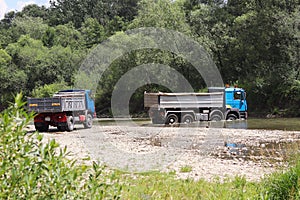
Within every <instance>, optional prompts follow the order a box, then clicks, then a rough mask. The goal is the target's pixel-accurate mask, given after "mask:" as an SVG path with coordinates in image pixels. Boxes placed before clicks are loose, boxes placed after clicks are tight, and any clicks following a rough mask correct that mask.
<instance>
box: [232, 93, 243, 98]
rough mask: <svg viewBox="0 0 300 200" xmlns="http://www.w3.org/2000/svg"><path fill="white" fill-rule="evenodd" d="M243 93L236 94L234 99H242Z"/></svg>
mask: <svg viewBox="0 0 300 200" xmlns="http://www.w3.org/2000/svg"><path fill="white" fill-rule="evenodd" d="M241 97H242V93H241V92H234V95H233V98H234V99H241Z"/></svg>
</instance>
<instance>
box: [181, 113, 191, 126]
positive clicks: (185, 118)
mask: <svg viewBox="0 0 300 200" xmlns="http://www.w3.org/2000/svg"><path fill="white" fill-rule="evenodd" d="M193 122H194V117H193V115H191V114H185V115H183V117H182V120H181V123H184V124H190V123H193Z"/></svg>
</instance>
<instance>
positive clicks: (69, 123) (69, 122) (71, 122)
mask: <svg viewBox="0 0 300 200" xmlns="http://www.w3.org/2000/svg"><path fill="white" fill-rule="evenodd" d="M66 128H67V131H73V130H74V118H73V116H67V127H66Z"/></svg>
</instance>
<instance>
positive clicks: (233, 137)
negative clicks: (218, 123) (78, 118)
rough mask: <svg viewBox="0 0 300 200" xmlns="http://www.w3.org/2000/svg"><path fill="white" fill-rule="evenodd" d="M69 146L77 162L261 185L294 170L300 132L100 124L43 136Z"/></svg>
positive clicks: (125, 169) (53, 132)
mask: <svg viewBox="0 0 300 200" xmlns="http://www.w3.org/2000/svg"><path fill="white" fill-rule="evenodd" d="M42 134H43V135H44V136H45V138H44V140H45V141H47V140H49V139H56V140H57V141H58V142H59V143H60V145H61V147H64V146H67V148H68V150H69V151H70V152H71V155H72V158H76V159H77V160H84V158H86V157H90V158H91V160H90V161H88V162H89V163H91V161H98V162H100V163H102V164H105V165H107V166H109V168H112V169H118V170H123V171H128V172H131V173H132V172H147V171H153V170H155V171H160V172H175V173H176V176H177V177H178V178H179V179H186V178H191V179H194V180H199V179H205V180H208V181H211V180H214V179H215V178H219V179H221V180H224V179H226V178H233V177H235V176H242V177H245V178H246V179H247V180H250V181H259V180H260V179H261V178H263V177H265V176H266V175H267V174H270V173H272V172H274V171H276V170H278V169H281V168H285V167H287V166H288V160H289V157H291V156H293V154H294V153H296V152H298V149H299V148H298V144H299V138H300V132H297V131H278V130H276V131H274V130H244V129H224V128H205V127H153V126H128V125H126V124H122V125H120V124H118V125H99V124H98V125H97V124H96V125H94V127H93V128H92V129H82V128H81V126H79V125H78V127H77V129H76V130H75V131H73V132H57V130H56V129H51V130H50V132H48V133H42ZM186 169H188V170H186Z"/></svg>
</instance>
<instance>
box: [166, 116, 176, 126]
mask: <svg viewBox="0 0 300 200" xmlns="http://www.w3.org/2000/svg"><path fill="white" fill-rule="evenodd" d="M176 123H178V117H177V115H175V114H170V115H168V117H167V120H166V124H176Z"/></svg>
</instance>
